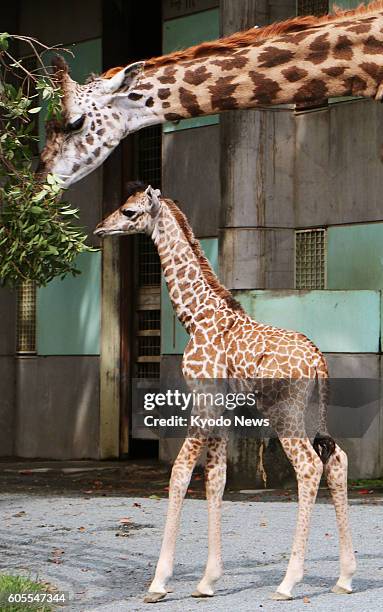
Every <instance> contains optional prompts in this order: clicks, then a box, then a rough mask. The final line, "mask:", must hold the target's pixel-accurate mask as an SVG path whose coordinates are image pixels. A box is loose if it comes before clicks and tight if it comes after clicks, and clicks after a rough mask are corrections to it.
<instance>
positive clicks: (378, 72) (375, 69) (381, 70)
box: [360, 62, 383, 83]
mask: <svg viewBox="0 0 383 612" xmlns="http://www.w3.org/2000/svg"><path fill="white" fill-rule="evenodd" d="M360 67H361V69H362V70H364V72H366V73H367V74H368V75H369V76H370V77H372V78H373V79H374V81H376V82H377V83H380V82H381V81H382V80H383V67H381V66H379V65H378V64H376V63H375V62H362V63H361V64H360Z"/></svg>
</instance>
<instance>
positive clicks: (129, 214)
mask: <svg viewBox="0 0 383 612" xmlns="http://www.w3.org/2000/svg"><path fill="white" fill-rule="evenodd" d="M121 212H122V214H123V215H124V217H127V218H128V219H132V218H133V217H134V216H135V215H137V214H138V212H137V211H136V210H132V209H131V208H125V209H123V210H122V211H121Z"/></svg>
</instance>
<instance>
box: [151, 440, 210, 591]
mask: <svg viewBox="0 0 383 612" xmlns="http://www.w3.org/2000/svg"><path fill="white" fill-rule="evenodd" d="M203 445H204V441H202V440H198V439H196V438H186V440H185V442H184V443H183V445H182V448H181V450H180V452H179V453H178V457H177V459H176V460H175V463H174V465H173V469H172V475H171V478H170V484H169V504H168V511H167V517H166V524H165V531H164V536H163V540H162V546H161V552H160V557H159V559H158V563H157V567H156V573H155V575H154V579H153V581H152V583H151V585H150V587H149V592H148V594H147V596H146V597H145V599H144V601H145V603H155V602H156V601H159V600H160V599H163V598H164V597H165V596H166V593H167V590H166V583H167V581H168V580H169V578H170V577H171V575H172V573H173V564H174V552H175V547H176V539H177V532H178V527H179V523H180V516H181V508H182V502H183V499H184V497H185V495H186V491H187V488H188V486H189V482H190V478H191V475H192V473H193V469H194V466H195V464H196V462H197V459H198V457H199V455H200V454H201V451H202V448H203Z"/></svg>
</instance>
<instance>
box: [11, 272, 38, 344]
mask: <svg viewBox="0 0 383 612" xmlns="http://www.w3.org/2000/svg"><path fill="white" fill-rule="evenodd" d="M16 350H17V352H18V353H29V354H30V353H36V285H35V284H34V283H33V282H30V281H25V282H23V283H22V284H21V285H20V287H19V288H18V290H17V346H16Z"/></svg>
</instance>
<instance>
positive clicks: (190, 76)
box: [184, 66, 212, 85]
mask: <svg viewBox="0 0 383 612" xmlns="http://www.w3.org/2000/svg"><path fill="white" fill-rule="evenodd" d="M211 74H212V73H211V72H208V70H207V68H206V66H199V68H196V69H195V70H186V71H185V74H184V81H185V82H186V83H189V85H201V83H204V82H205V81H207V79H208V78H209V77H211Z"/></svg>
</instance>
